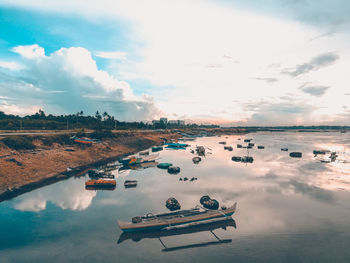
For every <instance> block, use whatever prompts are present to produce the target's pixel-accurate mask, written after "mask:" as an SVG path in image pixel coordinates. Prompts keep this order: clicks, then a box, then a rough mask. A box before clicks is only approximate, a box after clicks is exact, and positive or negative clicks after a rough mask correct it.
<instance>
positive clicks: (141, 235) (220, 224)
mask: <svg viewBox="0 0 350 263" xmlns="http://www.w3.org/2000/svg"><path fill="white" fill-rule="evenodd" d="M228 227H233V228H235V229H236V228H237V226H236V221H235V220H234V219H232V218H229V219H227V220H221V221H216V222H213V223H209V224H200V225H195V226H191V227H186V228H174V229H170V230H158V231H147V232H134V233H132V232H123V233H122V234H121V235H120V236H119V239H118V242H117V243H118V244H120V243H122V242H123V241H126V240H128V239H131V240H132V241H134V242H139V241H141V240H142V239H146V238H150V239H153V238H156V239H159V242H160V243H161V244H162V246H163V249H162V251H163V252H168V251H174V250H181V249H188V248H195V247H205V246H210V245H219V244H225V243H231V242H232V239H220V238H219V237H218V236H217V235H216V234H215V233H214V232H213V231H214V230H216V229H224V230H227V228H228ZM205 231H209V232H210V233H211V234H212V235H213V236H214V237H215V238H216V240H215V241H209V242H202V243H196V244H188V245H183V246H177V247H167V246H166V245H165V244H164V242H163V241H162V240H161V238H162V237H168V236H178V235H184V234H193V233H198V232H205Z"/></svg>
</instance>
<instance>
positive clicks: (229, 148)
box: [224, 146, 233, 152]
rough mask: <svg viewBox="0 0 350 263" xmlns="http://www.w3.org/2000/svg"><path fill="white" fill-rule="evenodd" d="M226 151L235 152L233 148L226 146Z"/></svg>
mask: <svg viewBox="0 0 350 263" xmlns="http://www.w3.org/2000/svg"><path fill="white" fill-rule="evenodd" d="M224 149H225V150H228V151H230V152H231V151H233V148H232V146H224Z"/></svg>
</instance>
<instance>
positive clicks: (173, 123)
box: [168, 120, 177, 125]
mask: <svg viewBox="0 0 350 263" xmlns="http://www.w3.org/2000/svg"><path fill="white" fill-rule="evenodd" d="M168 124H172V125H177V120H169V121H168Z"/></svg>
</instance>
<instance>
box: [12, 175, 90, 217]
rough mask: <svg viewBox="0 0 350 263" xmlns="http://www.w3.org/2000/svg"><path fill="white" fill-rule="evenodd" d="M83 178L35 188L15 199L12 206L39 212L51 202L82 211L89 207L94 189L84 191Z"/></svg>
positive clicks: (64, 207) (21, 209)
mask: <svg viewBox="0 0 350 263" xmlns="http://www.w3.org/2000/svg"><path fill="white" fill-rule="evenodd" d="M84 181H85V179H84V178H79V179H75V180H67V181H62V182H59V183H57V184H54V185H51V186H47V187H44V188H40V189H37V190H35V191H33V192H30V193H27V194H24V195H22V196H20V197H18V198H17V199H16V202H15V204H14V208H15V209H18V210H20V211H31V212H39V211H42V210H45V209H46V206H47V203H48V202H51V203H53V204H54V205H56V206H58V207H60V208H61V209H69V210H77V211H82V210H85V209H87V208H88V207H89V205H90V204H91V202H92V200H93V198H94V197H95V196H96V192H95V191H86V190H85V189H84V188H83V187H82V183H84Z"/></svg>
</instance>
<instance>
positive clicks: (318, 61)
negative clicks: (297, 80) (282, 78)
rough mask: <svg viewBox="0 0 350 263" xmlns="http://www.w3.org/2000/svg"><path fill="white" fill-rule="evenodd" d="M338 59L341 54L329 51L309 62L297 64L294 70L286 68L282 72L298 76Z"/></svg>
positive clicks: (328, 64)
mask: <svg viewBox="0 0 350 263" xmlns="http://www.w3.org/2000/svg"><path fill="white" fill-rule="evenodd" d="M338 59H339V56H338V55H337V54H336V53H332V52H329V53H325V54H321V55H319V56H317V57H315V58H313V59H311V60H310V61H309V62H306V63H304V64H301V65H297V66H296V67H295V69H292V70H288V69H285V70H283V71H282V72H281V73H284V74H288V75H290V76H292V77H298V76H299V75H303V74H306V73H309V72H310V71H315V70H319V69H320V68H323V67H326V66H330V65H332V64H333V63H334V62H335V61H337V60H338Z"/></svg>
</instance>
